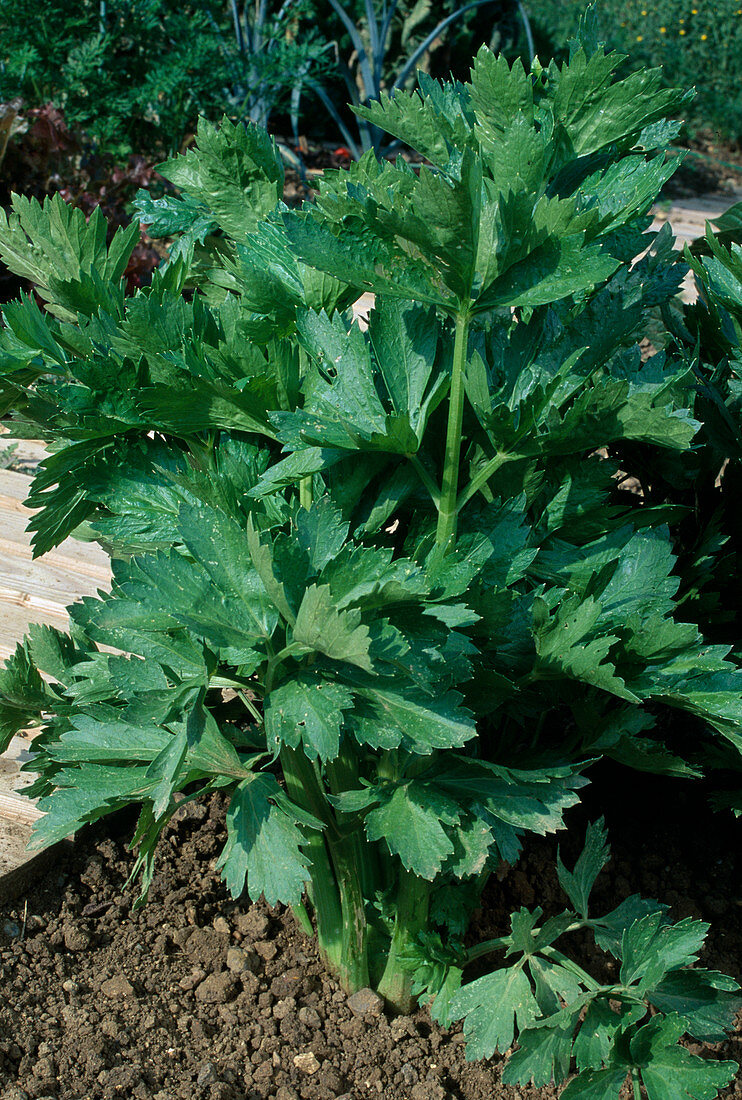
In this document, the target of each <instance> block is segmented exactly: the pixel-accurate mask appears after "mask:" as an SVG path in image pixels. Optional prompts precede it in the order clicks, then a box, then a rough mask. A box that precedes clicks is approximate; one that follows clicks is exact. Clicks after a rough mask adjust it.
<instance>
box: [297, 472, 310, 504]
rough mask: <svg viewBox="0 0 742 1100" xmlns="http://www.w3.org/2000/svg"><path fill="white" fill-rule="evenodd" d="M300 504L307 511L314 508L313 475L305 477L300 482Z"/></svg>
mask: <svg viewBox="0 0 742 1100" xmlns="http://www.w3.org/2000/svg"><path fill="white" fill-rule="evenodd" d="M299 504H300V505H301V506H302V508H304V510H305V511H307V512H308V511H309V509H310V508H311V507H312V475H311V474H309V475H308V476H307V477H303V478H302V479H301V481H300V482H299Z"/></svg>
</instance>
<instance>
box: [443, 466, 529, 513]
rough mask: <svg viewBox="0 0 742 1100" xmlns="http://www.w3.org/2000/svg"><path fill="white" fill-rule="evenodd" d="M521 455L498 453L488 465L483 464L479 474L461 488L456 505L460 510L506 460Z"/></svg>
mask: <svg viewBox="0 0 742 1100" xmlns="http://www.w3.org/2000/svg"><path fill="white" fill-rule="evenodd" d="M521 457H522V456H521V455H517V454H500V453H498V454H496V455H495V457H494V458H491V459H490V460H489V462H488V463H487V465H486V466H483V467H482V469H481V470H480V471H479V473H478V474H475V475H474V477H473V478H472V479H471V481H470V482H469V484H468V485H467V486H466V488H465V489H462V490H461V493H460V494H459V498H458V500H457V502H456V507H457V509H458V510H459V511H460V510H461V509H462V508H463V507H464V505H465V504H466V503H467V501H469V500H471V498H472V497H473V496H474V495H475V494H476V493H478V492H479V490H480V489H482V488H484V486H485V485H486V484H487V482H488V481H489V479H490V478H491V477H492V476H493V474H496V473H497V471H498V470H499V469H500V467H501V466H504V465H505V463H506V462H513V461H514V459H516V458H521Z"/></svg>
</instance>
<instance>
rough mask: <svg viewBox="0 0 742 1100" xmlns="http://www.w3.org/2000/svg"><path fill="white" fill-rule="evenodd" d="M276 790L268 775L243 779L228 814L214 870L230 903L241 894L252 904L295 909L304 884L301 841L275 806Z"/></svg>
mask: <svg viewBox="0 0 742 1100" xmlns="http://www.w3.org/2000/svg"><path fill="white" fill-rule="evenodd" d="M281 793H282V792H281V788H280V787H279V785H278V783H277V782H276V780H275V778H274V777H273V776H272V775H268V774H266V773H260V774H256V775H252V776H250V777H249V778H247V779H244V780H243V781H242V782H241V783H240V784H239V785H238V786H237V787H236V789H235V791H234V793H233V795H232V799H231V801H230V804H229V809H228V810H227V842H226V844H225V846H224V850H223V851H222V854H221V855H220V857H219V861H218V864H217V866H218V867H219V868H220V869H221V870H222V873H223V875H224V879H225V882H226V884H227V888H228V889H229V891H230V893H231V894H232V897H235V898H238V897H239V896H240V894H241V893H242V891H243V890H244V889H247V892H248V895H249V897H250V898H251V899H252V900H253V901H257V900H258V898H259V897H260V896H261V895H263V896H264V897H265V900H266V901H267V902H268V904H269V905H275V904H276V903H277V902H279V901H280V902H283V904H285V905H297V904H298V903H299V901H301V896H302V893H303V892H304V885H305V883H306V882H307V881H308V879H309V861H308V859H307V857H306V856H305V855H304V854H303V852H302V850H301V847H302V844H303V843H304V835H303V833H302V832H301V830H300V828H299V826H298V824H297V821H298V817H294V818H292V816H291V813H290V812H287V810H286V809H285V808H283V807H284V805H285V803H283V802H282V803H281V805H279V800H280V799H281Z"/></svg>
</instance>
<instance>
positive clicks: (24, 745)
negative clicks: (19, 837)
mask: <svg viewBox="0 0 742 1100" xmlns="http://www.w3.org/2000/svg"><path fill="white" fill-rule="evenodd" d="M30 749H31V741H30V740H29V739H28V738H26V737H14V738H13V740H12V741H11V742H10V745H9V746H8V748H7V750H6V752H4V753H3V755H2V756H0V816H2V817H5V818H11V819H12V820H14V821H18V822H21V823H22V824H25V825H31V824H32V823H33V822H34V821H36V820H37V818H39V817H40V816H41V813H40V811H39V810H38V809H37V808H36V803H35V801H32V800H31V799H29V798H27V797H26V796H25V795H24V794H21V791H23V789H24V788H25V787H28V786H30V785H31V783H32V782H33V779H34V777H33V774H32V773H31V772H24V771H21V766H22V765H23V764H27V763H30V761H31V760H32V754H31V751H30Z"/></svg>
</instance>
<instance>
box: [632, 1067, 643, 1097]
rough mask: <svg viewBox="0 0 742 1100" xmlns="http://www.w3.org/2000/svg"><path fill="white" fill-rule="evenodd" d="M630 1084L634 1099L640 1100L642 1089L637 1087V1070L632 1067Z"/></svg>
mask: <svg viewBox="0 0 742 1100" xmlns="http://www.w3.org/2000/svg"><path fill="white" fill-rule="evenodd" d="M631 1084H632V1085H633V1086H634V1100H642V1090H641V1088H640V1087H639V1072H638V1070H635V1069H632V1071H631Z"/></svg>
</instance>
